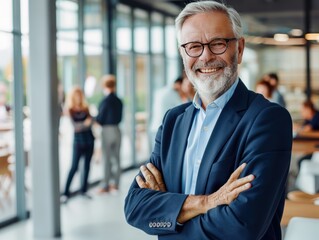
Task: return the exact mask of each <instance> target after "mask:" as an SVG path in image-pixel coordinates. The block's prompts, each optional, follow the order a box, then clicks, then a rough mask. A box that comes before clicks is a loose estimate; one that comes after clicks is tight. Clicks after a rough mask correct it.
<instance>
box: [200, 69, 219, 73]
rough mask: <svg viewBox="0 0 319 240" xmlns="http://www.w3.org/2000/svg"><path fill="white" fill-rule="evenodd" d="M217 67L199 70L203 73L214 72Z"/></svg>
mask: <svg viewBox="0 0 319 240" xmlns="http://www.w3.org/2000/svg"><path fill="white" fill-rule="evenodd" d="M216 71H217V68H210V69H201V72H203V73H212V72H216Z"/></svg>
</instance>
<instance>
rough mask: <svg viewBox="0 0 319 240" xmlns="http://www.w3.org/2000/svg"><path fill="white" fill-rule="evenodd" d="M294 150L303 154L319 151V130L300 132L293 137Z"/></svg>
mask: <svg viewBox="0 0 319 240" xmlns="http://www.w3.org/2000/svg"><path fill="white" fill-rule="evenodd" d="M292 151H293V152H295V153H303V154H309V153H313V152H316V151H319V131H312V132H301V133H298V135H297V136H295V137H294V139H293V143H292Z"/></svg>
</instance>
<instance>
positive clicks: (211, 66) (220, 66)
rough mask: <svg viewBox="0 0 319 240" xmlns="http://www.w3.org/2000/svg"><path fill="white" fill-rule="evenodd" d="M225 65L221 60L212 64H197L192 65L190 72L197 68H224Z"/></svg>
mask: <svg viewBox="0 0 319 240" xmlns="http://www.w3.org/2000/svg"><path fill="white" fill-rule="evenodd" d="M226 66H227V63H226V62H225V61H222V60H215V61H214V62H206V63H204V62H198V63H196V64H194V66H193V69H192V70H197V69H199V68H225V67H226Z"/></svg>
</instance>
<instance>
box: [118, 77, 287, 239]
mask: <svg viewBox="0 0 319 240" xmlns="http://www.w3.org/2000/svg"><path fill="white" fill-rule="evenodd" d="M195 111H196V109H195V108H194V106H193V105H192V104H184V105H181V106H178V107H176V108H173V109H172V110H170V111H168V113H167V114H166V116H165V117H164V120H163V124H162V126H161V127H160V128H159V131H158V133H157V136H156V140H155V141H156V144H155V147H154V150H153V152H152V155H151V158H150V162H152V163H153V164H154V165H155V166H156V167H157V168H158V169H159V170H160V171H161V172H162V174H163V177H164V181H165V184H166V188H167V192H159V191H153V190H150V189H140V188H139V187H138V185H137V183H136V181H135V180H134V181H133V183H132V186H131V187H130V189H129V192H128V195H127V197H126V199H125V207H124V208H125V215H126V219H127V221H128V223H129V224H131V225H133V226H135V227H137V228H139V229H141V230H143V231H145V232H146V233H148V234H153V235H158V238H159V239H163V240H164V239H165V240H168V239H171V240H185V239H189V240H205V239H207V240H208V239H209V240H211V239H222V240H227V239H229V240H234V239H236V240H238V239H243V240H249V239H251V240H257V239H265V240H266V239H267V240H270V239H281V230H280V221H281V217H282V213H283V208H284V201H285V184H286V179H287V174H288V170H289V165H290V158H291V146H292V122H291V117H290V114H289V113H288V111H287V110H286V109H285V108H283V107H281V106H279V105H278V104H275V103H270V102H269V101H268V100H266V99H265V98H264V97H262V95H260V94H256V93H254V92H252V91H249V90H248V89H247V88H246V87H245V85H244V84H243V83H242V82H241V81H239V84H238V86H237V87H236V90H235V92H234V95H233V96H232V98H231V99H230V100H229V101H228V103H227V104H226V106H225V107H224V109H223V110H222V112H221V115H220V117H219V119H218V121H217V124H216V127H215V128H214V131H213V133H212V135H211V137H210V140H209V142H208V145H207V147H206V150H205V153H204V156H203V159H202V163H201V166H200V169H199V174H198V179H197V185H196V190H195V192H196V193H195V194H196V195H208V194H211V193H213V192H215V191H217V190H218V189H219V188H220V187H221V186H222V185H223V184H225V183H226V181H227V180H228V178H229V177H230V175H231V173H232V172H233V171H234V170H235V169H236V168H237V167H238V166H239V165H241V164H242V163H244V162H245V163H247V166H246V167H245V169H244V171H243V173H242V176H247V175H249V174H253V175H255V179H254V180H253V182H252V187H251V188H250V189H249V190H247V191H245V192H242V193H241V194H240V195H239V196H238V198H237V199H236V200H234V201H233V202H232V203H231V204H230V205H222V206H218V207H216V208H214V209H211V210H209V211H208V212H207V213H206V214H203V215H200V216H197V217H195V218H193V219H191V220H190V221H188V222H186V223H185V224H184V225H183V226H179V225H178V224H177V222H176V219H177V216H178V214H179V212H180V209H181V207H182V205H183V203H184V201H185V199H186V197H187V195H185V194H183V193H182V192H181V179H182V167H183V158H184V152H185V149H186V145H187V138H188V135H189V132H190V129H191V126H192V121H193V118H194V112H195Z"/></svg>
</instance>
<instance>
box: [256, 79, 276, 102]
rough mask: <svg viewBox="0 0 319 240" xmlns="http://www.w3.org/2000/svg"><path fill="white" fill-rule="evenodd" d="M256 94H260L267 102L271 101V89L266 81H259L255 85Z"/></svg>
mask: <svg viewBox="0 0 319 240" xmlns="http://www.w3.org/2000/svg"><path fill="white" fill-rule="evenodd" d="M256 93H260V94H261V95H263V96H264V97H265V98H266V99H268V100H269V101H272V95H273V87H272V86H271V84H270V83H269V82H268V81H266V80H264V79H261V80H260V81H259V82H257V84H256Z"/></svg>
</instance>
